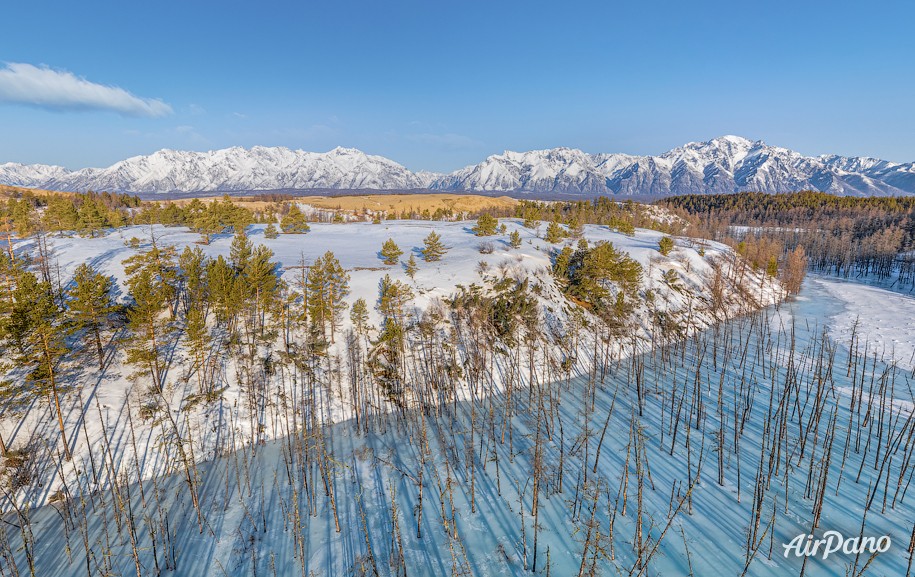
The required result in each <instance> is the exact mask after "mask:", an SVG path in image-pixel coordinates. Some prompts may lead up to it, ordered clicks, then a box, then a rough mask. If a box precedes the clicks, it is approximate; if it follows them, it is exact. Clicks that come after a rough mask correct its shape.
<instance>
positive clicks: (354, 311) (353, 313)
mask: <svg viewBox="0 0 915 577" xmlns="http://www.w3.org/2000/svg"><path fill="white" fill-rule="evenodd" d="M349 319H350V321H351V322H352V323H353V329H354V330H355V331H356V334H359V335H363V334H365V332H366V330H367V329H368V325H369V309H368V305H367V304H366V302H365V299H363V298H358V299H356V302H354V303H353V306H352V308H351V309H350V311H349Z"/></svg>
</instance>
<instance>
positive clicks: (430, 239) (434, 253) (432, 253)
mask: <svg viewBox="0 0 915 577" xmlns="http://www.w3.org/2000/svg"><path fill="white" fill-rule="evenodd" d="M423 245H424V246H423V260H425V261H426V262H435V261H438V260H441V258H442V256H443V255H444V254H445V251H446V249H445V245H444V244H442V237H441V235H439V234H438V233H437V232H435V231H434V230H433V231H432V232H430V233H429V236H427V237H426V238H425V239H423Z"/></svg>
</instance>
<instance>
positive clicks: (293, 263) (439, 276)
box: [0, 220, 781, 505]
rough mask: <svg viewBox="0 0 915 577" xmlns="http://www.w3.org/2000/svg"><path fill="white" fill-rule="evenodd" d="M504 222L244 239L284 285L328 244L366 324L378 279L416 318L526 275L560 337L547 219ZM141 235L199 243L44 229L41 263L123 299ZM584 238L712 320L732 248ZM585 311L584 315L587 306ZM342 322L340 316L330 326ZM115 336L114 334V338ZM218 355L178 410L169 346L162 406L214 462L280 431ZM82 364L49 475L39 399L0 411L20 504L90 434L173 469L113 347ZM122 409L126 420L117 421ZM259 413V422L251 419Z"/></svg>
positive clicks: (736, 305) (185, 382)
mask: <svg viewBox="0 0 915 577" xmlns="http://www.w3.org/2000/svg"><path fill="white" fill-rule="evenodd" d="M503 222H504V223H505V224H506V225H507V227H508V232H511V231H513V230H517V231H519V233H520V234H521V235H522V239H523V243H522V247H521V248H520V249H518V250H512V249H510V247H509V245H508V241H507V236H498V237H491V238H489V239H480V238H478V237H476V236H474V235H473V233H472V232H471V230H470V229H471V227H472V226H473V223H472V222H430V221H384V224H381V225H373V224H370V223H351V224H317V223H315V224H313V225H312V231H311V232H310V233H308V234H305V235H280V236H279V238H276V239H267V238H265V237H264V235H263V228H264V227H263V225H257V226H254V227H252V230H251V232H250V237H251V239H252V241H253V242H255V243H262V244H264V245H266V246H267V247H269V248H270V249H271V250H272V251H273V252H274V254H275V258H276V260H278V261H279V263H280V265H281V267H282V268H283V270H284V272H283V275H284V277H285V278H286V280H287V281H288V282H289V283H290V284H294V282H295V279H296V277H297V275H299V274H301V269H300V266H299V265H300V264H301V263H302V262H304V263H305V264H306V265H307V264H310V263H311V262H312V261H314V259H315V258H317V257H319V256H321V255H322V254H323V253H324V252H325V251H328V250H332V251H333V252H334V253H335V255H336V256H337V257H338V258H339V259H340V261H341V264H342V265H343V267H345V268H346V269H347V270H348V271H349V274H350V276H351V280H350V287H351V294H350V295H349V297H348V298H347V302H348V303H350V304H351V303H352V302H354V301H355V300H356V299H358V298H363V299H365V301H366V302H367V303H368V304H369V307H370V309H371V312H370V317H371V319H370V321H371V323H372V324H374V325H376V326H377V325H378V324H379V322H380V317H379V316H378V313H377V312H376V311H375V310H374V304H375V302H376V301H377V298H378V286H379V282H380V281H381V279H382V278H383V277H384V276H385V275H387V274H390V275H391V277H392V278H395V279H399V280H401V281H403V282H405V283H407V284H408V285H410V286H411V288H412V290H413V292H414V295H415V298H414V300H413V302H412V303H411V307H412V308H413V310H414V311H415V314H416V316H417V318H419V317H420V316H421V315H422V312H423V311H425V310H426V309H428V308H429V307H431V306H437V305H439V304H441V301H442V299H445V298H447V297H449V296H451V295H452V294H453V293H454V292H455V290H456V288H457V287H458V285H463V286H469V285H470V284H473V283H476V284H479V285H485V284H486V282H487V281H489V282H491V281H493V280H494V279H496V278H497V277H501V276H509V277H514V278H519V279H520V278H528V279H530V280H531V282H532V283H534V284H539V285H540V286H541V288H542V292H541V297H540V306H541V311H542V312H541V314H542V316H543V318H544V319H545V322H546V323H547V325H546V327H545V330H547V329H549V330H551V331H555V332H556V333H557V334H563V333H565V332H567V331H568V330H569V326H568V325H569V318H570V315H572V313H573V311H574V309H577V308H578V307H576V306H574V305H572V304H571V303H569V302H568V301H567V300H566V299H565V298H564V297H563V296H562V295H561V293H560V290H559V289H558V287H557V286H556V284H555V281H554V279H553V277H552V275H551V274H550V272H549V266H550V252H551V251H552V250H554V249H556V248H558V247H557V246H556V245H549V244H548V243H546V242H545V241H544V240H543V239H542V238H540V236H539V235H540V234H543V232H544V231H545V228H546V225H545V224H542V225H541V226H540V229H539V232H538V231H535V230H531V229H527V228H525V227H523V226H522V225H521V223H520V222H519V221H516V220H504V221H503ZM431 230H435V231H437V232H438V233H439V234H440V235H441V237H442V241H443V242H444V244H445V245H446V246H447V247H449V250H448V252H447V253H446V254H445V256H444V257H443V259H442V260H441V261H440V262H436V263H425V262H424V261H422V259H421V258H420V255H419V254H417V251H418V250H419V248H420V247H422V245H423V239H424V238H425V237H426V236H427V235H428V234H429V232H430V231H431ZM150 234H154V235H155V236H156V241H157V243H158V245H159V246H163V245H166V244H171V245H174V246H176V247H177V248H178V249H179V252H180V250H181V249H182V248H183V247H184V246H188V245H191V244H194V243H195V242H197V241H198V240H199V238H200V237H199V235H197V234H195V233H192V232H190V231H188V230H187V229H185V228H180V227H175V228H165V227H162V226H158V225H156V226H154V227H152V229H150V228H149V227H143V226H135V227H128V228H124V229H119V230H116V231H113V232H110V233H108V234H107V235H105V236H103V237H100V238H80V237H75V236H53V237H50V238H49V241H48V245H49V247H50V249H51V257H50V258H51V261H52V262H53V263H54V265H55V266H54V270H55V273H56V274H59V276H60V278H61V283H62V284H63V285H64V286H65V285H66V283H67V282H68V279H69V278H70V277H71V275H72V274H73V272H74V270H75V269H76V267H77V266H78V265H79V264H80V263H83V262H87V263H89V264H91V265H92V266H94V267H95V268H96V269H98V270H99V271H101V272H102V273H103V274H106V275H109V276H111V277H113V278H114V279H116V281H117V283H118V286H119V290H120V291H121V298H124V295H125V294H126V289H125V287H124V282H125V273H124V266H123V264H122V261H123V260H124V259H125V258H127V257H128V256H130V255H132V254H135V253H136V250H134V249H132V248H129V247H128V246H127V241H128V240H129V239H131V238H132V237H136V238H139V239H144V242H145V243H148V239H149V238H150ZM584 235H585V238H587V239H588V240H589V241H590V242H592V243H594V242H598V241H609V242H612V243H613V244H614V245H615V246H616V247H618V248H619V249H621V250H623V251H625V252H627V253H628V254H629V255H630V256H631V257H632V258H634V259H636V260H637V261H639V262H640V263H641V264H642V265H643V267H644V272H645V274H644V278H643V282H642V294H643V295H644V292H645V291H647V290H651V291H652V292H653V293H654V294H655V298H654V305H653V306H654V307H656V308H657V309H658V310H661V311H666V312H667V314H669V315H670V316H671V318H673V319H675V320H677V321H678V322H680V323H681V324H684V325H686V324H688V325H689V329H688V330H690V331H696V330H699V329H702V328H704V327H707V326H709V325H711V324H713V323H715V322H717V321H718V320H721V317H720V316H717V315H716V314H713V313H712V312H710V311H709V299H708V297H707V295H708V294H710V285H711V283H712V282H713V272H714V271H713V267H712V263H713V262H715V261H718V260H721V261H722V262H724V261H725V260H727V259H728V258H730V255H732V254H733V253H732V252H731V251H730V249H728V248H727V247H726V246H724V245H721V244H717V243H712V242H709V243H707V244H706V245H705V256H700V255H699V253H698V250H699V247H698V246H695V245H693V244H692V243H691V242H689V241H686V240H679V241H678V248H676V249H675V250H674V251H673V252H672V253H671V254H670V255H669V256H668V257H663V256H661V255H660V253H659V252H658V251H657V247H658V241H659V239H660V238H661V236H662V235H661V233H658V232H655V231H650V230H638V231H637V232H636V234H635V235H634V236H626V235H623V234H619V233H616V232H614V231H612V230H610V229H608V228H606V227H600V226H592V225H589V226H586V227H585V229H584ZM388 238H393V239H395V240H396V242H397V243H398V244H399V245H400V247H401V248H402V249H403V250H404V251H405V254H404V255H403V257H402V259H401V260H402V261H404V260H406V259H407V257H408V254H409V253H410V251H412V252H414V254H416V256H417V260H418V262H419V272H418V273H417V274H416V277H415V280H412V281H411V280H410V279H409V278H408V277H407V275H406V273H405V272H404V270H403V267H402V266H400V265H397V266H385V265H384V264H383V263H382V262H381V260H380V258H379V255H378V251H379V250H380V248H381V245H382V243H383V242H384V241H385V240H386V239H388ZM481 240H485V241H487V242H492V243H493V245H494V251H493V252H492V253H491V254H485V255H484V254H480V253H479V251H478V245H479V243H480V242H481ZM33 242H34V241H32V240H25V241H20V242H18V243H17V245H16V249H17V250H18V251H28V250H30V249H31V248H32V245H33ZM572 242H573V241H571V240H570V241H569V243H572ZM230 243H231V236H229V235H218V236H215V237H214V238H213V240H212V242H211V244H209V245H205V246H201V248H202V249H203V250H204V251H205V252H206V253H207V254H208V255H210V256H216V255H224V256H228V253H229V246H230ZM146 247H148V244H145V245H141V249H143V248H146ZM480 262H484V263H487V266H488V270H487V271H485V272H481V270H480V267H479V265H478V263H480ZM667 271H673V273H672V275H673V278H675V279H676V280H675V282H673V283H671V282H670V280H669V278H670V277H668V279H666V280H665V278H664V276H663V275H664V273H665V272H667ZM744 283H745V285H746V287H747V289H746V291H738V290H737V289H736V287H734V286H731V285H728V286H727V287H726V294H725V303H724V305H725V308H726V310H727V313H728V314H729V315H735V314H739V313H743V312H748V311H750V310H754V309H756V308H758V307H760V306H765V305H767V304H770V303H772V302H775V301H776V300H777V299H778V298H779V297H780V290H781V289H780V287H779V286H778V284H777V283H776V282H774V281H772V280H771V279H767V278H766V277H764V276H763V275H760V274H758V273H754V272H752V271H747V273H746V278H745V281H744ZM345 316H346V315H345ZM584 316H585V318H587V317H588V313H585V315H584ZM650 318H651V313H650V312H649V310H648V309H647V308H646V305H645V304H644V303H643V304H642V308H641V309H640V310H639V311H638V312H637V319H638V326H637V330H636V333H635V334H634V335H633V336H634V337H636V338H635V342H633V341H629V340H627V341H626V342H625V343H623V342H620V343H617V347H618V349H619V350H618V353H619V354H631V353H632V352H633V347H634V350H635V351H640V350H645V349H646V348H647V347H648V346H649V345H650V344H651V343H652V342H656V341H659V340H661V339H663V338H664V337H665V335H660V334H653V332H652V330H653V329H652V323H651V321H650ZM348 325H349V319H348V317H347V318H346V319H345V320H344V322H343V326H342V328H341V333H342V332H344V331H345V330H346V328H347V326H348ZM117 336H121V337H122V336H124V335H123V333H121V334H119V335H117ZM343 340H344V339H342V338H339V337H338V340H337V344H336V347H337V348H336V349H335V350H333V351H332V353H334V355H336V356H338V358H340V359H343V358H344V357H345V355H344V351H343V348H342V347H343ZM577 342H578V346H579V347H580V348H581V350H580V351H578V354H574V352H572V353H570V354H573V355H574V357H575V358H577V359H578V360H577V362H578V363H579V365H580V366H579V368H580V370H582V371H585V370H587V369H588V367H589V364H588V359H589V358H590V353H591V351H592V347H593V343H592V342H591V341H589V340H588V338H587V337H581V338H580V339H579V340H578V341H577ZM334 355H332V356H334ZM220 362H221V365H220V369H219V374H220V375H221V377H220V384H221V385H222V386H224V387H226V389H225V391H224V393H223V395H222V397H221V400H220V401H219V402H218V403H217V404H215V405H212V406H204V407H200V406H198V407H193V408H191V407H189V406H187V401H186V399H187V398H188V395H191V394H193V393H194V392H195V388H196V385H195V384H194V381H193V379H192V378H191V374H190V373H189V371H188V359H187V353H186V352H185V351H184V348H183V346H182V345H180V344H179V345H177V346H176V347H175V348H174V351H173V353H172V356H171V357H170V366H171V368H170V369H169V373H168V376H167V379H166V380H167V382H168V386H167V390H168V392H169V395H170V397H169V403H170V404H171V407H172V409H173V410H174V411H175V412H176V414H183V415H187V421H186V423H184V424H183V426H184V427H185V428H186V429H185V430H190V431H193V435H192V436H193V437H194V438H195V439H198V440H199V445H198V446H196V447H195V448H194V454H195V455H196V458H197V459H199V460H204V459H210V458H213V457H214V456H216V455H217V454H221V453H224V452H225V451H226V450H228V449H231V448H232V447H235V446H238V445H240V444H243V443H244V442H245V441H246V440H249V439H251V438H252V432H253V431H254V428H255V427H258V426H263V427H264V430H263V431H262V435H263V438H264V439H269V438H275V437H278V436H281V435H283V434H284V429H283V428H282V427H281V426H279V425H278V424H277V422H276V421H273V423H272V425H270V426H267V425H265V423H264V419H263V418H262V416H261V417H258V418H255V417H254V416H253V415H252V414H251V412H250V411H249V409H248V407H247V406H246V405H245V403H244V402H243V395H242V391H241V386H240V384H239V381H240V379H239V377H238V374H239V371H240V370H242V368H241V367H240V366H239V365H238V363H237V361H236V360H234V359H232V358H229V357H228V356H225V357H224V358H221V360H220ZM497 362H501V363H507V362H508V359H504V360H498V359H497ZM91 365H92V363H83V362H80V361H76V360H71V361H68V362H65V363H64V367H63V370H64V371H66V372H67V374H68V375H69V377H68V378H69V380H70V384H71V385H73V387H72V388H71V391H70V393H69V394H68V395H67V396H66V401H65V403H64V412H65V413H66V415H65V417H66V426H67V429H68V430H69V434H68V438H69V439H70V441H71V445H72V451H73V453H74V455H75V456H74V459H73V462H72V469H71V468H70V466H68V467H65V470H56V469H55V468H54V467H53V466H52V464H53V462H54V460H53V459H52V458H50V456H51V455H52V454H53V452H54V451H56V448H55V447H56V445H57V443H58V438H59V433H58V431H57V429H56V420H55V419H54V418H53V415H52V414H51V413H50V412H49V411H48V409H47V407H46V404H45V403H36V404H35V405H34V406H31V407H29V408H28V410H27V411H26V412H25V413H24V414H23V415H21V416H13V415H10V416H8V417H7V418H4V419H2V422H0V430H2V433H3V435H4V439H6V440H7V442H8V443H9V444H10V445H11V446H14V447H21V446H25V445H26V444H29V443H36V442H37V443H38V445H39V446H40V447H42V449H41V451H43V454H45V455H46V456H47V457H48V459H47V461H46V462H45V467H44V468H40V470H39V471H36V475H37V477H39V478H41V479H43V483H41V484H40V485H37V486H32V487H30V488H28V490H25V489H24V490H23V492H22V494H21V495H20V498H21V499H22V500H23V501H24V502H28V503H31V504H36V505H37V504H41V503H44V502H46V501H47V500H48V499H49V498H50V497H51V496H52V495H53V494H54V492H55V491H57V490H59V489H60V488H61V487H62V483H63V482H64V480H66V479H72V476H73V475H74V474H75V471H77V470H80V469H81V470H87V469H89V468H91V465H90V464H89V463H87V455H89V454H90V450H91V451H95V452H98V451H100V450H101V446H100V443H101V442H102V441H101V439H104V438H106V436H107V437H108V438H110V439H112V441H111V442H113V443H115V444H116V445H117V446H118V448H119V450H118V452H117V453H116V454H115V456H114V460H115V463H114V466H115V467H116V468H117V469H119V470H124V471H131V470H134V469H136V468H139V469H140V470H141V471H142V472H143V476H146V477H148V476H152V475H155V474H161V473H162V471H167V470H170V467H173V466H174V463H169V462H168V461H167V459H165V457H164V455H163V453H162V448H161V443H162V438H164V437H167V432H166V431H164V430H163V429H162V426H163V425H162V423H158V424H157V423H145V422H141V421H140V420H139V419H138V417H136V415H137V414H139V413H140V407H141V405H142V400H141V397H142V395H143V393H144V391H145V388H144V385H143V383H138V382H135V380H134V379H132V378H131V374H132V373H133V372H134V370H133V369H132V368H131V367H130V366H129V365H127V364H126V363H125V362H124V357H123V352H122V351H120V350H116V352H115V353H114V357H113V360H112V361H111V362H110V363H109V364H108V365H107V366H106V369H105V371H104V372H99V371H98V370H97V368H96V367H93V366H91ZM506 366H507V365H506ZM503 368H504V367H503ZM500 370H501V369H500ZM13 378H16V375H13ZM19 378H21V375H20V376H19ZM462 386H464V385H463V384H462V383H460V382H459V383H457V388H458V392H459V394H460V391H461V390H462V389H461V387H462ZM279 391H280V389H279V388H276V389H275V390H272V392H271V394H278V393H279ZM329 394H331V398H329V399H327V402H328V405H329V406H330V407H331V412H330V414H327V415H325V416H324V417H322V418H324V419H327V420H341V419H344V418H348V417H351V416H352V415H353V408H352V405H351V404H348V403H347V397H346V392H345V391H340V392H337V391H334V392H332V393H329ZM273 402H274V404H275V405H277V406H278V405H279V404H281V403H280V401H279V400H276V399H274V401H273ZM380 410H384V407H383V406H382V407H380ZM131 414H132V415H134V416H133V417H131V418H128V417H129V416H130V415H131ZM131 419H133V420H134V423H133V424H134V425H135V427H136V433H135V434H136V439H134V438H132V437H131V435H130V434H129V424H130V421H131ZM258 419H260V420H261V422H260V423H259V424H258V422H257V421H258ZM103 431H104V432H105V434H103ZM135 446H139V447H141V448H142V449H141V450H140V452H139V454H137V452H136V451H135V450H134V447H135ZM100 488H101V487H100Z"/></svg>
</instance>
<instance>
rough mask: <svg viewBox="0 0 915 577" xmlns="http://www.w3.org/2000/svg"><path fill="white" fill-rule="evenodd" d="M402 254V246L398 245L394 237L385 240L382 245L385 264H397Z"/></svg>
mask: <svg viewBox="0 0 915 577" xmlns="http://www.w3.org/2000/svg"><path fill="white" fill-rule="evenodd" d="M402 254H403V251H402V250H400V247H399V246H397V243H396V242H394V239H393V238H389V239H388V240H386V241H384V244H383V245H382V246H381V256H382V257H383V258H384V264H387V265H392V264H397V259H399V258H400V255H402Z"/></svg>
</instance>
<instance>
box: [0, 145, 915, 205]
mask: <svg viewBox="0 0 915 577" xmlns="http://www.w3.org/2000/svg"><path fill="white" fill-rule="evenodd" d="M0 184H10V185H16V186H26V187H34V188H45V189H51V190H68V191H86V190H97V191H100V190H108V191H120V192H134V193H159V192H162V193H165V192H223V191H225V192H239V191H256V190H309V189H342V190H347V189H348V190H358V189H376V190H411V189H433V190H440V191H482V192H505V193H519V194H524V193H528V194H530V193H539V194H564V195H582V196H590V195H595V194H613V195H624V196H631V195H672V194H691V193H699V194H707V193H727V192H738V191H745V190H752V191H761V192H790V191H796V190H821V191H824V192H830V193H834V194H841V195H851V196H872V195H886V194H891V195H899V194H915V163H906V164H900V163H893V162H889V161H885V160H880V159H876V158H868V157H844V156H835V155H828V156H827V155H824V156H818V157H810V156H804V155H802V154H800V153H797V152H794V151H792V150H788V149H787V148H781V147H778V146H770V145H768V144H766V143H765V142H762V141H759V140H757V141H752V140H748V139H746V138H741V137H738V136H723V137H720V138H715V139H713V140H709V141H707V142H691V143H689V144H685V145H683V146H680V147H678V148H674V149H673V150H670V151H668V152H665V153H664V154H661V155H658V156H635V155H630V154H618V153H612V154H606V153H601V154H588V153H586V152H582V151H581V150H576V149H571V148H553V149H549V150H535V151H530V152H512V151H506V152H504V153H502V154H496V155H492V156H490V157H488V158H487V159H485V160H484V161H483V162H481V163H479V164H475V165H471V166H468V167H465V168H462V169H460V170H457V171H455V172H453V173H451V174H437V173H431V172H411V171H410V170H408V169H406V168H405V167H403V166H402V165H400V164H398V163H396V162H394V161H392V160H389V159H387V158H384V157H381V156H373V155H368V154H365V153H364V152H361V151H359V150H356V149H352V148H335V149H333V150H331V151H330V152H325V153H315V152H304V151H301V150H290V149H288V148H282V147H262V146H256V147H253V148H250V149H245V148H241V147H233V148H227V149H223V150H215V151H211V152H182V151H175V150H168V149H165V150H160V151H158V152H155V153H153V154H151V155H148V156H136V157H133V158H128V159H126V160H123V161H121V162H118V163H116V164H114V165H112V166H110V167H108V168H84V169H81V170H75V171H70V170H67V169H65V168H62V167H59V166H48V165H23V164H16V163H7V164H0Z"/></svg>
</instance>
